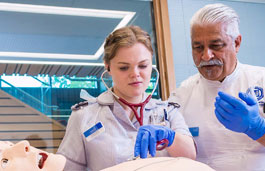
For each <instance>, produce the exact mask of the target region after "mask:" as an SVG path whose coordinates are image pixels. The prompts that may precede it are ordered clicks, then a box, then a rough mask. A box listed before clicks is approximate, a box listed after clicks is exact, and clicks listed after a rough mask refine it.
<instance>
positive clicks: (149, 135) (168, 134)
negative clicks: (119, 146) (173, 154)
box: [134, 125, 175, 158]
mask: <svg viewBox="0 0 265 171" xmlns="http://www.w3.org/2000/svg"><path fill="white" fill-rule="evenodd" d="M174 138H175V132H174V131H173V130H171V129H170V128H168V127H165V126H160V125H144V126H141V127H140V128H139V131H138V134H137V137H136V142H135V146H134V156H135V157H137V156H139V155H140V157H141V158H146V157H147V152H148V151H149V153H150V154H151V156H153V157H154V156H155V155H156V142H157V141H161V140H162V139H167V140H168V142H169V143H168V147H169V146H170V145H171V144H172V143H173V141H174Z"/></svg>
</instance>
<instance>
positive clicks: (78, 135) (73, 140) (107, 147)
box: [58, 92, 191, 171]
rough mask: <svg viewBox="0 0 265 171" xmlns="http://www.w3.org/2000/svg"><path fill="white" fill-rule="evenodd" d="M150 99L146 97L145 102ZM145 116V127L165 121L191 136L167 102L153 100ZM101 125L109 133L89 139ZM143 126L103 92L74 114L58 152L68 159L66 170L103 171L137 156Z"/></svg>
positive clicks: (161, 153) (176, 112)
mask: <svg viewBox="0 0 265 171" xmlns="http://www.w3.org/2000/svg"><path fill="white" fill-rule="evenodd" d="M146 97H147V95H146V94H145V97H144V98H143V100H145V99H146ZM81 106H82V105H81ZM164 109H165V110H164ZM139 110H140V109H138V112H139ZM143 116H144V118H143V125H146V124H151V123H152V121H153V120H154V119H153V118H157V119H156V121H157V123H158V124H159V123H163V122H164V121H165V123H166V126H167V127H170V128H171V129H173V130H174V131H176V132H178V133H181V134H184V135H189V136H191V134H190V132H189V130H188V127H187V125H186V124H185V122H184V119H183V116H182V115H181V114H180V113H179V112H178V109H177V108H175V107H174V106H172V105H170V106H168V103H167V102H162V101H159V100H155V99H151V100H150V102H149V103H147V104H146V106H145V109H144V114H143ZM165 116H166V117H165ZM164 119H166V120H164ZM98 122H101V123H102V125H103V126H104V128H105V132H103V133H101V134H99V135H98V136H96V137H94V135H95V134H97V133H99V132H100V131H96V132H95V133H94V134H91V136H88V137H87V138H86V137H85V136H84V134H83V133H84V132H85V131H86V130H88V129H89V128H91V127H93V126H94V125H95V124H96V123H98ZM139 127H140V125H139V123H138V121H137V120H136V118H135V117H134V118H133V120H132V121H131V120H130V119H129V117H128V116H127V114H126V113H125V111H124V109H123V108H122V106H121V105H120V104H119V103H118V102H117V101H116V100H115V99H114V97H113V95H112V94H111V93H110V92H105V93H102V94H101V95H100V96H99V97H97V98H96V99H95V100H94V101H93V100H90V102H89V104H88V105H86V106H83V107H82V108H80V109H78V110H75V111H73V112H72V114H71V116H70V118H69V121H68V125H67V129H66V134H65V137H64V139H63V141H62V143H61V145H60V147H59V149H58V153H59V154H62V155H64V156H65V157H66V158H67V162H66V166H65V169H64V170H65V171H76V170H86V168H87V169H88V170H100V169H104V168H106V167H110V166H113V165H115V164H118V163H121V162H124V161H127V160H128V159H130V158H132V157H133V155H134V144H135V139H136V135H137V130H138V128H139ZM157 156H169V154H168V153H167V151H166V150H162V151H158V152H157Z"/></svg>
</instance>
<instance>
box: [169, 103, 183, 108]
mask: <svg viewBox="0 0 265 171" xmlns="http://www.w3.org/2000/svg"><path fill="white" fill-rule="evenodd" d="M168 106H173V107H174V108H180V104H178V103H175V102H168Z"/></svg>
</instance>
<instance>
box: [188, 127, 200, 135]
mask: <svg viewBox="0 0 265 171" xmlns="http://www.w3.org/2000/svg"><path fill="white" fill-rule="evenodd" d="M189 130H190V133H191V135H192V136H193V137H197V136H199V127H190V128H189Z"/></svg>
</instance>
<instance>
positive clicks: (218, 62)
mask: <svg viewBox="0 0 265 171" xmlns="http://www.w3.org/2000/svg"><path fill="white" fill-rule="evenodd" d="M211 65H218V66H222V65H224V64H223V62H221V61H220V60H218V59H212V60H210V61H201V63H200V64H199V65H198V66H196V67H197V68H201V67H204V66H211Z"/></svg>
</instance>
